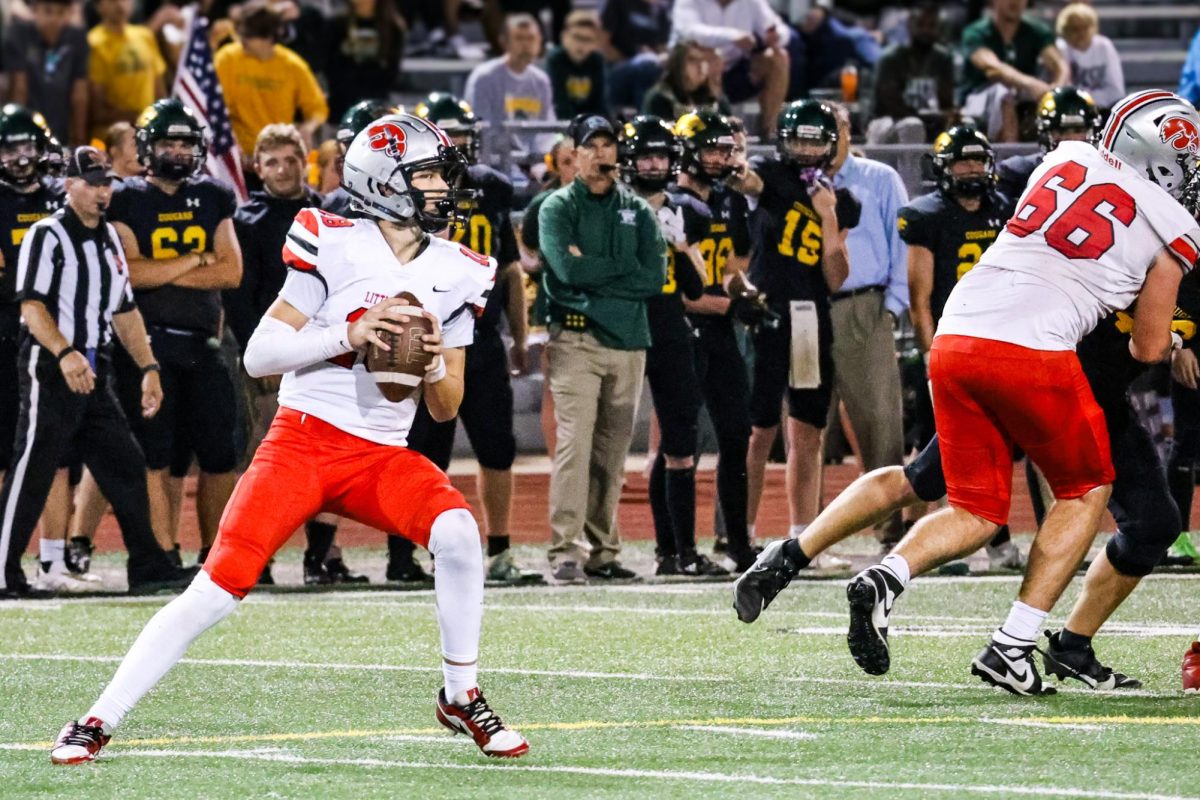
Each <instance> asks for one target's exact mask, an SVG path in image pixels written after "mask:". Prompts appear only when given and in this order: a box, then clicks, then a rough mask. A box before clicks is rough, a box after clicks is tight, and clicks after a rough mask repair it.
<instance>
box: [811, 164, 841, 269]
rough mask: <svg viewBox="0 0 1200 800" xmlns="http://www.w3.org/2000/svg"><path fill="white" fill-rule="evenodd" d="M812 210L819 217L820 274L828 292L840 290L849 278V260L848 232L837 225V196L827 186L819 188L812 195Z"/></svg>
mask: <svg viewBox="0 0 1200 800" xmlns="http://www.w3.org/2000/svg"><path fill="white" fill-rule="evenodd" d="M812 203H813V210H815V211H816V212H817V214H818V215H819V216H820V217H821V240H822V242H823V246H822V248H821V273H822V274H823V275H824V276H825V284H826V285H827V286H828V287H829V291H831V292H836V291H837V290H838V289H840V288H842V284H843V283H845V282H846V278H847V277H849V276H850V258H849V255H848V254H847V252H846V237H847V236H849V235H850V231H849V230H842V228H841V226H840V225H838V217H837V195H836V194H835V193H834V191H833V189H830V188H829V187H828V186H819V187H817V189H816V191H814V192H813V194H812Z"/></svg>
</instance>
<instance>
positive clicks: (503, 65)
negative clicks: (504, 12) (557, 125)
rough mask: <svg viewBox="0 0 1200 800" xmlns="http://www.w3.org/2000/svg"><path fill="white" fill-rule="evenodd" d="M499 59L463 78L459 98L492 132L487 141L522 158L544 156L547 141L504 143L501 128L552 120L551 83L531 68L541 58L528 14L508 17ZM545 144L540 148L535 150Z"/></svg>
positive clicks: (538, 36)
mask: <svg viewBox="0 0 1200 800" xmlns="http://www.w3.org/2000/svg"><path fill="white" fill-rule="evenodd" d="M503 41H504V48H505V50H504V55H502V56H500V57H499V58H493V59H492V60H491V61H485V62H483V63H482V64H480V65H479V66H477V67H476V68H475V69H474V70H472V71H471V74H470V75H469V76H468V77H467V86H466V89H465V91H464V92H463V95H464V98H463V99H465V100H466V101H467V103H469V104H470V106H471V108H473V109H475V114H476V115H478V117H479V118H480V119H481V120H483V121H484V122H486V123H487V124H488V125H490V126H491V130H490V131H485V134H486V135H487V137H488V141H489V142H492V143H495V144H498V145H500V146H501V147H503V146H508V147H517V148H519V149H521V150H524V151H526V152H539V151H540V152H545V151H546V150H548V149H549V148H550V146H551V141H547V139H546V138H545V137H538V136H532V135H529V136H514V137H512V138H511V139H509V138H507V137H505V136H504V135H503V132H502V130H501V126H502V125H503V124H504V123H505V122H508V121H509V120H543V121H550V120H553V119H554V118H555V117H554V91H553V89H552V88H551V87H550V78H549V76H547V75H546V73H545V72H543V71H542V69H541V68H540V67H538V66H536V65H535V64H534V63H533V62H534V61H536V60H537V58H538V56H539V55H541V52H542V29H541V27H540V26H539V25H538V22H537V20H536V19H534V17H533V16H531V15H529V14H513V15H512V16H510V17H509V18H508V19H507V20H506V21H505V28H504V40H503ZM540 143H544V144H540Z"/></svg>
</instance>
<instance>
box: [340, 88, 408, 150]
mask: <svg viewBox="0 0 1200 800" xmlns="http://www.w3.org/2000/svg"><path fill="white" fill-rule="evenodd" d="M399 113H401V112H400V110H399V109H398V108H396V107H394V106H390V105H388V103H387V101H386V100H379V99H377V98H372V99H369V100H359V101H358V102H357V103H355V104H354V105H352V106H350V108H348V109H346V113H345V114H342V119H341V121H340V122H338V128H337V134H336V138H337V141H338V144H340V145H341V146H342V147H344V148H345V147H349V146H350V143H351V142H352V141H354V137H355V136H357V135H358V132H359V131H361V130H362V129H363V128H365V127H367V126H368V125H370V124H371V123H372V122H374V121H375V120H377V119H379V118H380V117H382V116H386V115H388V114H399Z"/></svg>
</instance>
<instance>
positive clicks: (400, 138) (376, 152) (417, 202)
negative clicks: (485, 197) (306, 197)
mask: <svg viewBox="0 0 1200 800" xmlns="http://www.w3.org/2000/svg"><path fill="white" fill-rule="evenodd" d="M466 167H467V163H466V160H465V159H464V158H463V155H462V153H460V152H459V150H458V148H456V147H455V146H454V143H453V142H451V141H450V137H448V136H447V135H446V133H445V132H444V131H442V129H441V128H438V127H437V126H436V125H434V124H433V123H431V122H429V121H428V120H424V119H421V118H420V117H414V116H412V115H411V114H387V115H385V116H382V117H380V118H379V119H377V120H375V121H373V122H371V123H369V124H368V125H367V126H366V127H364V128H363V129H362V130H361V131H359V132H358V135H356V136H355V137H354V141H352V142H351V143H350V147H349V148H348V149H347V150H346V162H345V167H344V169H343V172H342V187H343V188H344V189H345V190H346V193H347V194H349V195H350V197H351V198H352V200H353V203H354V206H355V207H356V208H357V209H358V210H359V211H361V212H362V213H364V214H366V215H368V216H371V217H375V218H377V219H382V220H388V221H390V222H400V223H404V222H416V223H417V224H418V225H420V226H421V229H422V230H424V231H426V232H429V233H436V232H438V231H441V230H443V229H445V227H446V226H447V225H449V224H450V221H451V219H452V218H453V216H454V213H455V210H456V209H457V207H458V204H459V202H460V201H465V200H467V199H468V197H467V196H466V195H467V193H464V192H463V191H462V190H461V189H460V188H459V185H460V183H461V182H462V178H463V175H464V173H465V171H466ZM425 170H435V171H437V172H440V173H441V175H442V177H443V178H444V179H445V181H446V184H447V186H448V187H449V188H448V189H447V190H446V191H438V192H431V191H421V190H419V189H416V188H414V187H413V183H412V176H413V175H414V174H415V173H417V172H422V171H425Z"/></svg>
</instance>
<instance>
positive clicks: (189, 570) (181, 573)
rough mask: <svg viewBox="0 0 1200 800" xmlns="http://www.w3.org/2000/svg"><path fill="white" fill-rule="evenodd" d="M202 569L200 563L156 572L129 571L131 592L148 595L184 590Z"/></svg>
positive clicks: (132, 593)
mask: <svg viewBox="0 0 1200 800" xmlns="http://www.w3.org/2000/svg"><path fill="white" fill-rule="evenodd" d="M199 571H200V567H199V565H196V566H191V567H182V568H180V567H166V568H163V569H161V570H156V571H154V572H144V571H139V572H137V573H134V572H133V571H132V570H130V571H129V594H131V595H146V594H158V593H159V592H182V591H183V590H184V589H186V588H187V587H188V584H190V583H191V582H192V579H193V578H195V577H196V573H198V572H199Z"/></svg>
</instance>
